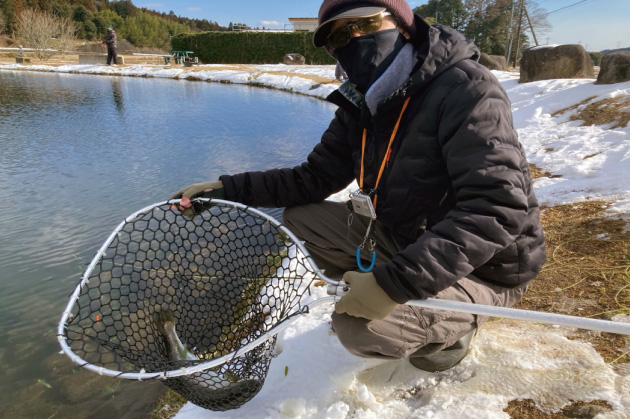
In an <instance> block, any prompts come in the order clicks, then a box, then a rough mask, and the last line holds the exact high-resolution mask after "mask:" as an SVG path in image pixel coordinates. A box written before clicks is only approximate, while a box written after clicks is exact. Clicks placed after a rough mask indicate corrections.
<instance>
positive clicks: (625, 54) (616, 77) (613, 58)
mask: <svg viewBox="0 0 630 419" xmlns="http://www.w3.org/2000/svg"><path fill="white" fill-rule="evenodd" d="M629 80H630V51H617V52H611V53H610V54H606V55H604V57H603V58H602V64H601V66H600V69H599V75H598V76H597V82H596V83H597V84H613V83H621V82H624V81H629Z"/></svg>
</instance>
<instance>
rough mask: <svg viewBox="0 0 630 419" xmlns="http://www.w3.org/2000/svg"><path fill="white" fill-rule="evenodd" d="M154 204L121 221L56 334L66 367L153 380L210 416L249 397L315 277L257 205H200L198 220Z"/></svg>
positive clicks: (79, 287) (279, 227)
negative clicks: (282, 327) (68, 363)
mask: <svg viewBox="0 0 630 419" xmlns="http://www.w3.org/2000/svg"><path fill="white" fill-rule="evenodd" d="M171 203H172V202H166V203H162V204H156V205H153V206H150V207H147V208H145V209H143V210H140V211H138V212H137V213H135V214H133V215H131V216H130V217H128V218H127V219H126V220H125V221H124V222H122V223H121V224H120V225H119V226H118V227H117V228H116V230H115V231H114V232H113V233H112V234H111V235H110V237H109V238H108V240H107V241H106V242H105V244H103V246H102V247H101V249H99V251H98V252H97V254H96V256H95V257H94V259H93V260H92V262H91V263H90V265H89V266H88V268H87V269H86V271H85V272H84V274H83V276H82V278H81V281H80V283H79V284H78V285H77V287H76V289H75V292H74V294H73V295H72V297H71V299H70V302H69V304H68V306H67V308H66V311H65V312H64V315H63V317H62V320H61V322H60V325H59V333H58V339H59V342H60V344H61V346H62V349H63V350H64V351H65V352H66V354H67V355H69V356H70V357H71V358H72V360H73V361H74V362H76V363H77V364H79V365H82V366H84V367H86V368H88V369H91V370H93V371H95V372H98V373H101V374H105V375H110V376H114V377H119V378H129V379H143V380H144V379H161V380H163V381H164V383H165V384H166V385H167V386H169V387H170V388H172V389H173V390H175V391H176V392H178V393H179V394H181V395H182V396H183V397H185V398H186V399H187V400H189V401H190V402H192V403H194V404H196V405H198V406H201V407H204V408H206V409H210V410H218V411H221V410H229V409H235V408H238V407H239V406H241V405H243V404H244V403H246V402H247V401H249V400H251V399H252V398H253V397H254V396H255V395H256V394H257V393H258V392H259V391H260V389H261V388H262V385H263V383H264V381H265V377H266V376H267V372H268V369H269V365H270V361H271V359H272V357H273V349H274V345H275V342H276V336H277V333H278V332H279V331H280V328H279V327H278V326H279V325H281V324H282V323H283V322H284V321H286V320H287V319H289V318H291V317H293V316H295V315H297V314H301V313H303V312H305V311H306V307H305V306H303V304H302V299H303V296H304V294H305V293H307V292H308V291H309V287H310V286H311V283H312V281H313V279H314V272H313V270H312V268H311V266H310V265H309V263H308V260H307V259H309V258H307V257H306V256H305V255H304V254H303V252H302V251H301V249H300V245H299V243H298V241H297V239H296V238H295V237H294V236H293V235H292V234H291V233H290V232H289V231H288V230H287V229H286V228H285V227H284V226H282V225H281V224H279V223H278V222H276V221H275V220H273V219H272V218H271V217H269V216H267V215H266V214H264V213H262V212H259V211H257V210H254V209H251V208H248V207H246V206H242V205H240V204H236V203H229V201H219V200H214V201H212V203H209V202H208V201H205V202H203V204H201V203H200V202H197V205H204V206H205V207H204V208H203V211H200V213H199V214H198V215H197V216H195V217H194V218H192V219H191V218H188V217H185V216H183V215H181V214H180V213H179V212H178V211H176V210H172V209H171Z"/></svg>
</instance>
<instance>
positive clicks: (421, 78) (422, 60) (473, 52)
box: [405, 15, 481, 94]
mask: <svg viewBox="0 0 630 419" xmlns="http://www.w3.org/2000/svg"><path fill="white" fill-rule="evenodd" d="M415 19H416V27H417V28H418V35H417V37H416V38H415V39H413V40H412V42H413V43H414V44H415V45H416V52H417V57H418V66H417V67H416V68H415V69H414V71H413V72H412V74H411V77H410V78H409V80H408V81H407V83H406V84H405V87H406V88H405V90H408V91H407V94H410V93H414V92H415V91H416V89H417V88H419V87H420V86H422V85H424V84H425V83H427V82H429V81H431V80H432V79H434V78H435V77H437V76H439V75H440V74H442V73H443V72H444V71H446V70H448V69H449V68H451V67H453V66H454V65H455V64H457V63H459V62H460V61H463V60H469V59H471V60H474V61H479V57H480V55H481V53H480V51H479V48H477V46H476V45H475V44H474V43H473V42H472V41H471V40H468V39H466V38H465V37H464V36H463V35H462V34H461V33H459V32H458V31H456V30H455V29H452V28H450V27H448V26H443V25H429V24H428V23H427V22H425V20H424V19H422V17H420V16H419V15H415Z"/></svg>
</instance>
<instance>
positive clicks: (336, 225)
mask: <svg viewBox="0 0 630 419" xmlns="http://www.w3.org/2000/svg"><path fill="white" fill-rule="evenodd" d="M349 215H350V211H349V210H348V209H347V208H346V206H345V205H344V204H342V203H337V202H329V201H324V202H321V203H319V204H310V205H302V206H296V207H291V208H287V209H286V210H285V212H284V224H285V225H286V226H287V227H288V228H289V229H290V230H291V231H292V232H293V233H294V234H295V235H296V236H297V237H298V238H300V239H301V240H304V241H305V246H306V248H307V249H308V251H309V252H310V254H311V256H312V257H313V259H314V260H315V263H317V265H318V267H319V268H320V269H323V270H324V271H325V274H326V275H327V276H329V277H331V278H336V279H340V278H341V276H342V275H343V273H344V272H347V271H357V270H358V267H357V263H356V249H357V247H358V246H359V245H360V244H361V243H362V242H363V238H364V236H365V233H366V229H367V225H368V222H369V220H368V219H367V218H365V217H361V216H358V215H354V216H353V219H352V224H351V225H350V226H348V216H349ZM375 233H376V255H377V258H376V263H377V264H381V263H387V262H388V261H389V260H390V259H391V258H392V256H393V255H395V254H396V253H397V252H398V251H399V250H400V249H402V248H403V247H402V246H404V245H405V244H404V243H401V242H400V239H398V241H397V239H396V238H395V237H393V236H392V234H391V233H390V231H388V229H387V228H385V227H383V226H382V225H381V224H379V223H376V229H375ZM363 253H364V254H363V255H362V256H363V257H365V258H368V257H370V255H369V254H368V253H369V252H368V251H364V252H363ZM369 264H370V261H368V260H367V259H365V260H364V261H363V266H364V267H367V266H369ZM526 289H527V284H525V285H521V286H519V287H515V288H504V287H500V286H497V285H494V284H490V283H487V282H484V281H482V280H480V279H478V278H475V277H473V276H470V277H466V278H462V279H460V280H459V281H457V282H456V283H455V284H454V285H453V286H451V287H449V288H447V289H445V290H443V291H441V292H439V293H438V294H437V296H436V298H439V299H444V300H452V301H464V302H472V303H478V304H485V305H494V306H504V307H510V306H512V305H514V304H516V303H517V302H518V301H519V300H520V299H521V297H522V295H523V294H524V292H525V291H526ZM485 320H487V318H486V317H482V316H476V315H473V314H466V313H456V312H451V311H444V310H431V309H426V308H419V307H412V306H407V305H399V306H398V307H397V308H396V309H394V311H392V312H391V313H390V314H389V315H388V316H387V317H386V318H385V319H383V320H367V319H364V318H360V317H353V316H349V315H347V314H337V313H334V314H333V316H332V322H333V329H334V330H335V332H336V333H337V336H338V338H339V341H340V342H341V343H342V345H343V346H344V347H345V348H346V349H347V350H348V351H350V352H351V353H352V354H354V355H357V356H361V357H366V358H384V359H402V358H407V357H414V356H424V355H428V354H431V353H434V352H438V351H440V350H441V349H443V348H445V347H448V346H450V345H452V344H453V343H455V341H457V340H458V339H459V338H461V337H462V336H464V335H465V334H466V333H468V332H470V331H471V330H473V329H475V328H477V327H479V325H480V324H481V323H483V322H484V321H485Z"/></svg>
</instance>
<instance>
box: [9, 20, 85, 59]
mask: <svg viewBox="0 0 630 419" xmlns="http://www.w3.org/2000/svg"><path fill="white" fill-rule="evenodd" d="M17 28H18V35H19V36H20V37H21V38H22V39H23V40H24V43H25V44H27V45H28V46H30V47H31V48H33V50H34V51H35V54H36V55H37V57H38V58H39V59H40V60H47V59H49V58H50V57H52V56H53V55H55V54H59V53H60V52H64V51H67V49H68V48H69V46H70V45H71V44H72V42H73V41H74V39H75V31H76V29H75V27H74V25H73V24H72V22H70V21H69V20H68V19H63V18H59V17H56V16H54V15H52V14H50V13H47V12H38V11H35V10H32V9H26V10H23V11H22V12H21V13H20V15H19V16H18V19H17Z"/></svg>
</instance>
